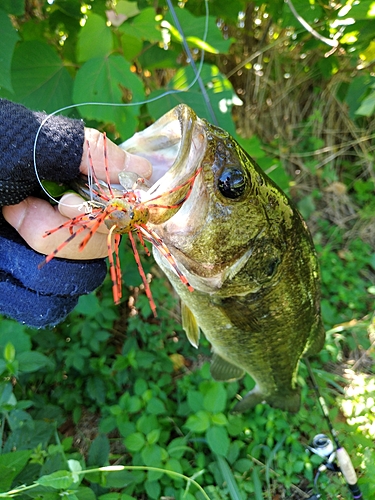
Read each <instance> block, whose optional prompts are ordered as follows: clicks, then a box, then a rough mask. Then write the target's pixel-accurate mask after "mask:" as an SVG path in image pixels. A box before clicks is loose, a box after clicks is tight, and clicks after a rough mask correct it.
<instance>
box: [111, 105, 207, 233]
mask: <svg viewBox="0 0 375 500" xmlns="http://www.w3.org/2000/svg"><path fill="white" fill-rule="evenodd" d="M206 145H207V140H206V133H205V124H204V122H203V121H202V120H200V119H199V118H198V117H197V115H196V114H195V113H194V111H193V110H192V109H191V108H189V107H188V106H186V105H185V104H180V105H179V106H176V107H175V108H173V109H172V110H171V111H169V112H168V113H166V114H165V115H163V116H162V117H161V118H159V120H157V121H156V122H155V123H154V124H152V125H151V126H149V127H148V128H146V129H145V130H143V131H142V132H137V133H136V134H134V135H133V136H132V137H131V138H130V139H128V140H127V141H125V142H124V143H122V144H121V145H120V147H121V148H122V149H124V150H125V151H127V152H128V153H132V154H134V155H138V156H141V157H143V158H146V159H147V160H148V161H149V162H150V163H151V165H152V168H153V173H152V176H151V178H150V179H148V180H147V183H148V185H150V184H151V187H149V189H148V190H147V191H145V192H143V193H142V197H141V199H142V202H144V203H146V202H147V203H146V204H147V205H148V206H149V207H150V220H149V222H150V223H151V224H155V225H158V224H162V223H164V222H166V221H167V220H169V219H170V218H171V217H172V216H173V215H174V214H175V213H176V212H177V211H178V210H179V209H180V208H181V207H182V206H183V204H184V201H185V199H186V198H187V196H188V194H190V193H189V190H190V191H191V189H192V187H193V184H194V182H195V179H196V176H197V175H199V172H198V169H199V166H200V164H201V161H202V158H203V156H204V154H205V151H206Z"/></svg>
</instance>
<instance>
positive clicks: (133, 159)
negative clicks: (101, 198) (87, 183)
mask: <svg viewBox="0 0 375 500" xmlns="http://www.w3.org/2000/svg"><path fill="white" fill-rule="evenodd" d="M87 141H88V142H89V145H90V146H89V147H90V154H91V158H92V162H93V165H94V169H95V173H96V175H97V176H98V177H99V178H100V179H103V180H106V171H105V161H104V139H103V134H102V133H100V132H99V131H98V130H96V129H93V128H85V141H84V145H83V155H82V162H81V167H80V170H81V172H82V173H83V174H85V175H87V173H88V171H89V168H90V161H89V157H88V146H87ZM107 158H108V166H109V175H110V181H111V182H113V183H118V174H119V172H121V171H123V170H126V171H129V172H135V173H136V174H138V175H139V176H140V177H144V178H146V179H149V178H150V177H151V174H152V166H151V163H150V162H149V161H148V160H146V159H145V158H141V157H140V156H135V155H132V154H130V153H127V152H126V151H124V150H123V149H121V148H120V147H118V146H117V145H116V144H115V143H113V142H112V141H110V140H109V139H108V138H107Z"/></svg>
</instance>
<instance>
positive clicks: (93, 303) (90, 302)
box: [75, 293, 101, 318]
mask: <svg viewBox="0 0 375 500" xmlns="http://www.w3.org/2000/svg"><path fill="white" fill-rule="evenodd" d="M100 310H101V306H100V304H99V300H98V298H97V296H96V295H94V294H93V293H90V294H89V295H81V296H80V298H79V301H78V304H77V305H76V307H75V311H76V312H78V313H79V314H84V315H85V316H87V317H89V318H95V317H96V316H97V315H98V314H99V312H100Z"/></svg>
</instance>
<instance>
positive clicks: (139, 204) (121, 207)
mask: <svg viewBox="0 0 375 500" xmlns="http://www.w3.org/2000/svg"><path fill="white" fill-rule="evenodd" d="M87 146H88V160H89V165H90V176H89V178H88V180H87V182H86V184H85V185H84V186H82V185H79V184H77V185H76V187H77V190H78V191H79V193H80V194H81V195H83V196H85V197H87V198H88V200H87V201H85V202H84V204H83V205H84V207H85V213H82V214H80V215H77V216H76V217H73V218H72V219H70V220H68V221H67V222H65V223H64V224H60V225H59V226H58V227H56V228H54V229H50V230H49V231H46V234H45V235H44V236H45V237H48V236H50V235H51V234H53V233H55V232H57V231H59V230H60V229H63V228H68V229H69V231H70V233H71V234H70V236H69V237H68V238H67V239H66V240H65V241H63V242H62V243H61V244H60V245H58V246H57V247H56V248H55V249H54V250H53V251H52V252H51V253H50V254H49V255H47V256H46V258H45V259H44V260H43V262H41V264H40V265H39V267H43V266H44V265H45V264H47V263H48V262H50V261H51V260H52V259H53V258H54V257H56V256H57V255H58V253H59V252H60V251H61V250H62V249H63V248H64V247H65V246H66V245H68V244H69V243H70V242H71V241H73V240H74V239H75V238H76V237H77V236H78V235H79V234H81V233H85V232H86V235H85V236H84V238H83V239H82V241H81V242H80V244H79V250H81V251H82V250H83V249H84V248H85V247H86V245H87V243H88V242H89V241H90V239H91V238H92V236H93V235H94V234H95V233H96V231H97V230H98V229H99V227H100V226H101V225H102V224H105V225H106V226H107V228H108V229H109V232H108V236H107V247H108V259H109V271H110V276H111V280H112V291H113V299H114V302H115V303H116V304H118V303H119V302H120V300H121V297H122V274H121V266H120V258H119V245H120V240H121V235H123V234H128V236H129V239H130V243H131V246H132V250H133V253H134V257H135V261H136V263H137V266H138V270H139V273H140V275H141V278H142V281H143V284H144V287H145V292H146V295H147V298H148V300H149V303H150V307H151V310H152V312H153V314H154V316H155V317H156V306H155V302H154V300H153V297H152V293H151V289H150V285H149V283H148V281H147V277H146V274H145V272H144V269H143V267H142V264H141V260H140V257H139V253H138V250H137V245H136V240H135V238H134V233H135V234H136V235H137V236H138V239H139V241H140V243H141V245H142V246H143V248H144V249H145V252H146V254H147V255H150V252H149V250H148V249H147V247H146V245H145V240H146V241H149V242H150V243H151V244H152V245H153V246H155V247H156V248H157V250H158V251H159V252H160V254H161V255H163V256H164V257H165V258H166V259H167V260H168V262H169V263H170V264H171V266H172V268H173V270H174V272H175V273H176V274H177V276H178V277H179V279H180V280H181V282H182V283H183V284H184V285H186V287H187V289H188V290H189V291H193V287H192V286H191V285H190V284H189V282H188V280H187V279H186V277H185V276H184V275H183V273H182V272H181V271H180V269H179V267H178V265H177V262H176V260H175V259H174V257H173V256H172V255H171V253H170V252H169V250H168V247H167V246H166V245H165V244H164V242H163V240H162V239H161V238H160V237H159V236H158V235H157V234H156V233H155V231H153V230H152V229H151V227H150V226H149V225H148V223H149V222H151V221H152V219H153V210H154V209H157V211H158V212H160V209H163V210H165V218H164V220H167V219H168V218H170V217H171V216H172V215H174V213H175V212H176V210H178V209H179V208H181V206H182V205H183V203H184V202H185V201H186V200H187V199H188V198H189V196H190V193H191V191H192V189H193V185H194V181H195V179H196V177H197V176H198V174H199V172H200V171H201V168H199V169H197V170H196V171H195V173H194V174H193V175H192V176H191V177H190V178H189V179H188V180H187V181H185V182H184V183H182V184H180V185H179V186H177V187H175V188H173V189H171V190H169V191H167V192H166V193H163V194H159V195H157V196H155V197H154V198H151V199H148V200H146V201H142V193H144V189H140V188H141V187H142V185H143V184H144V180H143V179H140V178H138V177H137V176H136V174H132V173H128V172H127V173H125V172H123V173H122V174H123V175H121V173H120V175H119V181H120V184H121V186H122V188H123V189H121V190H118V189H114V188H113V187H112V186H111V183H110V177H109V163H108V157H107V139H106V135H105V134H104V148H103V149H104V165H105V174H106V181H105V182H103V181H100V180H98V178H97V176H96V174H95V169H94V165H93V161H92V157H91V153H90V144H89V143H87ZM132 176H133V185H132V186H131V187H129V179H131V178H132ZM134 176H135V178H136V179H135V182H134ZM178 191H181V198H180V199H179V200H178V201H177V202H175V203H174V204H172V205H163V204H159V203H158V204H156V203H155V201H156V200H158V199H161V198H163V197H164V196H166V195H169V194H171V193H175V192H178Z"/></svg>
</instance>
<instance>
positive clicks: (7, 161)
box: [0, 99, 106, 327]
mask: <svg viewBox="0 0 375 500" xmlns="http://www.w3.org/2000/svg"><path fill="white" fill-rule="evenodd" d="M46 116H47V115H46V114H44V113H37V112H32V111H30V110H28V109H27V108H25V107H24V106H21V105H19V104H14V103H12V102H9V101H7V100H4V99H0V206H4V205H14V204H16V203H19V202H20V201H22V200H23V199H25V198H26V197H27V196H29V195H32V194H35V192H36V190H40V186H39V182H38V180H37V177H36V175H35V169H34V161H33V150H34V140H35V136H36V133H37V131H38V129H39V126H40V124H41V122H42V121H43V119H44V118H45V117H46ZM83 141H84V124H83V122H82V121H81V120H72V119H69V118H65V117H63V116H53V117H51V118H49V119H48V120H47V121H46V122H45V123H44V125H43V127H42V129H41V131H40V134H39V137H38V141H37V148H36V164H37V170H38V174H39V177H40V178H41V179H48V180H51V181H56V182H68V181H70V180H72V179H74V178H76V177H77V176H78V175H79V166H80V163H81V158H82V153H83ZM41 261H43V256H42V255H41V254H39V253H37V252H35V251H34V250H32V249H31V248H30V247H28V246H27V244H26V243H25V242H24V241H23V240H22V238H21V237H20V236H19V235H18V233H17V232H16V231H15V230H14V229H13V228H12V227H11V226H10V225H9V224H7V223H6V222H5V220H4V219H3V218H1V220H0V313H1V314H4V315H6V316H10V317H12V318H14V319H16V320H17V321H19V322H20V323H25V324H27V325H29V326H34V327H45V326H49V325H55V324H57V323H58V322H60V321H62V320H63V319H64V317H65V316H66V315H67V314H68V313H69V312H70V311H71V310H72V309H73V308H74V307H75V305H76V304H77V301H78V297H79V296H80V295H82V294H86V293H89V292H91V291H93V290H94V289H95V288H97V287H98V286H99V285H100V284H101V283H102V281H103V279H104V277H105V275H106V264H105V261H104V260H103V259H97V260H94V261H93V260H90V261H72V260H67V259H53V260H52V261H51V262H49V263H48V265H46V266H44V267H43V268H42V269H39V268H38V264H40V263H41Z"/></svg>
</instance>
